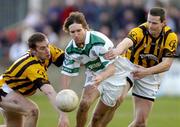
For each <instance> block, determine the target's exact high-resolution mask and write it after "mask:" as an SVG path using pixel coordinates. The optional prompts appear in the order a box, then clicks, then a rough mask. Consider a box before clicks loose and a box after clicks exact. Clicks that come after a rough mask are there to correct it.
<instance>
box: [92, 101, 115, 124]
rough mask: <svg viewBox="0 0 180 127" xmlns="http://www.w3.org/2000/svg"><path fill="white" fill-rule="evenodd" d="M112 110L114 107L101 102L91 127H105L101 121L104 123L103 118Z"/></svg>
mask: <svg viewBox="0 0 180 127" xmlns="http://www.w3.org/2000/svg"><path fill="white" fill-rule="evenodd" d="M111 109H112V107H109V106H107V105H105V104H104V103H103V102H102V101H101V100H100V101H99V103H98V105H97V106H96V109H95V112H94V114H93V118H92V120H91V123H90V125H89V127H105V126H104V125H103V123H102V122H101V121H102V118H103V116H104V115H105V114H106V113H107V112H108V111H109V110H111Z"/></svg>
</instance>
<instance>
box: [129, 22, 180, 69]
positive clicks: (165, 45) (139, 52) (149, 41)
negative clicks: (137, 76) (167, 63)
mask: <svg viewBox="0 0 180 127" xmlns="http://www.w3.org/2000/svg"><path fill="white" fill-rule="evenodd" d="M128 38H130V39H131V40H132V41H133V46H132V47H131V48H130V49H129V50H128V51H127V53H126V57H127V58H128V59H129V60H130V61H131V62H133V63H134V64H138V65H141V66H143V67H151V66H155V65H157V64H158V63H160V62H161V61H162V58H163V57H174V56H175V52H176V48H177V44H178V39H177V35H176V34H175V33H174V32H172V30H171V28H170V27H168V26H165V27H164V28H163V30H162V32H161V34H160V35H159V37H157V38H153V37H152V36H151V34H149V32H148V30H147V23H144V24H142V25H140V26H139V27H136V28H133V29H132V30H131V31H130V32H129V34H128Z"/></svg>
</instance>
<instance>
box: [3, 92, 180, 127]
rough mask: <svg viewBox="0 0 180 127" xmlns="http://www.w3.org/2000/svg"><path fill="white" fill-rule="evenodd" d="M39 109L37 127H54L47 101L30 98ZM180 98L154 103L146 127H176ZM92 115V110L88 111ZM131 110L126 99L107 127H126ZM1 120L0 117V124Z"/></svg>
mask: <svg viewBox="0 0 180 127" xmlns="http://www.w3.org/2000/svg"><path fill="white" fill-rule="evenodd" d="M31 99H32V100H34V101H35V102H36V103H37V104H38V105H39V108H40V117H39V122H38V127H56V126H57V121H58V114H57V113H56V112H55V110H54V109H53V108H52V106H51V105H50V104H49V102H48V99H47V98H46V97H45V96H42V95H35V96H33V97H31ZM179 107H180V98H176V97H162V98H158V99H157V101H156V102H155V105H154V108H153V111H152V113H151V114H150V117H149V121H148V127H177V126H179V125H180V123H179V121H180V108H179ZM90 113H92V109H91V110H90ZM132 113H133V109H132V101H131V98H130V97H128V98H126V100H125V101H124V103H123V104H122V105H121V107H119V108H118V110H117V112H116V114H115V117H114V118H113V120H112V121H111V123H110V124H109V126H108V127H127V125H128V124H129V123H130V121H131V120H132V117H133V115H132ZM75 114H76V111H73V112H71V113H69V118H70V124H71V127H73V126H74V124H75ZM90 115H91V114H90ZM2 123H3V118H2V117H0V124H2Z"/></svg>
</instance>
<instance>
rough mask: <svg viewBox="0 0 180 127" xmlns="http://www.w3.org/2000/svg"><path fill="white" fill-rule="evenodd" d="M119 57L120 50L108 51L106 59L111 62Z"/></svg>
mask: <svg viewBox="0 0 180 127" xmlns="http://www.w3.org/2000/svg"><path fill="white" fill-rule="evenodd" d="M118 55H119V53H118V50H117V49H111V50H110V51H108V52H107V53H105V55H104V58H105V59H108V60H111V59H114V58H116V57H117V56H118Z"/></svg>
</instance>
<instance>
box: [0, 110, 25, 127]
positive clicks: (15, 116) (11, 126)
mask: <svg viewBox="0 0 180 127" xmlns="http://www.w3.org/2000/svg"><path fill="white" fill-rule="evenodd" d="M2 112H3V116H4V120H5V124H6V125H1V126H0V127H24V125H23V115H22V114H19V113H15V112H7V111H2Z"/></svg>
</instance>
